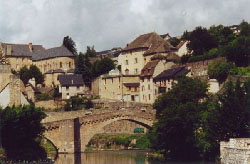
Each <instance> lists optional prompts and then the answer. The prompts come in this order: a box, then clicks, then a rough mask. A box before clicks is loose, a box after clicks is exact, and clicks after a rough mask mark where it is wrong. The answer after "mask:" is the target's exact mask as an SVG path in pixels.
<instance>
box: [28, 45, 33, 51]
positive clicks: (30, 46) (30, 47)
mask: <svg viewBox="0 0 250 164" xmlns="http://www.w3.org/2000/svg"><path fill="white" fill-rule="evenodd" d="M29 49H30V52H32V49H33V48H32V43H29Z"/></svg>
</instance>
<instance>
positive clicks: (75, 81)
mask: <svg viewBox="0 0 250 164" xmlns="http://www.w3.org/2000/svg"><path fill="white" fill-rule="evenodd" d="M58 79H59V83H60V84H59V93H62V99H69V98H70V97H72V96H82V95H85V94H86V92H87V91H89V88H88V87H86V86H85V84H84V81H83V78H82V75H80V74H74V75H59V76H58Z"/></svg>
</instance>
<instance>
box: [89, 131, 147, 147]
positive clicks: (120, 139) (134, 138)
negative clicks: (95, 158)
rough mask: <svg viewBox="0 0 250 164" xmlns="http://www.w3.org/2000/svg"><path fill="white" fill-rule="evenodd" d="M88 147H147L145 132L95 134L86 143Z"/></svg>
mask: <svg viewBox="0 0 250 164" xmlns="http://www.w3.org/2000/svg"><path fill="white" fill-rule="evenodd" d="M88 148H89V149H105V150H109V149H143V150H146V149H149V139H148V137H147V135H146V134H112V135H111V134H97V135H95V136H94V137H93V138H92V139H91V141H90V142H89V144H88Z"/></svg>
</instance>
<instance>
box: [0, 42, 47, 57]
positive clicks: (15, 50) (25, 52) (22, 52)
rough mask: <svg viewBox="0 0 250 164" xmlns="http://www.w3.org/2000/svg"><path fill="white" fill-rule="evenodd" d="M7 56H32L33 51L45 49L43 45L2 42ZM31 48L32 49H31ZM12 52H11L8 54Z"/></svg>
mask: <svg viewBox="0 0 250 164" xmlns="http://www.w3.org/2000/svg"><path fill="white" fill-rule="evenodd" d="M0 44H1V45H2V48H3V50H4V52H5V54H6V55H7V56H15V57H31V56H32V54H33V53H35V52H39V51H43V50H45V49H44V48H43V46H42V45H32V44H31V43H30V44H10V43H0ZM30 48H31V49H30ZM8 53H10V54H8Z"/></svg>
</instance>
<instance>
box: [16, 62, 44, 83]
mask: <svg viewBox="0 0 250 164" xmlns="http://www.w3.org/2000/svg"><path fill="white" fill-rule="evenodd" d="M19 75H20V79H21V80H22V81H23V83H24V84H27V83H28V82H29V80H30V79H32V78H34V79H35V81H36V84H43V82H44V75H43V74H42V73H41V71H40V70H39V68H38V67H37V66H35V65H31V66H30V68H29V69H28V68H27V67H23V68H21V69H20V71H19Z"/></svg>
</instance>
